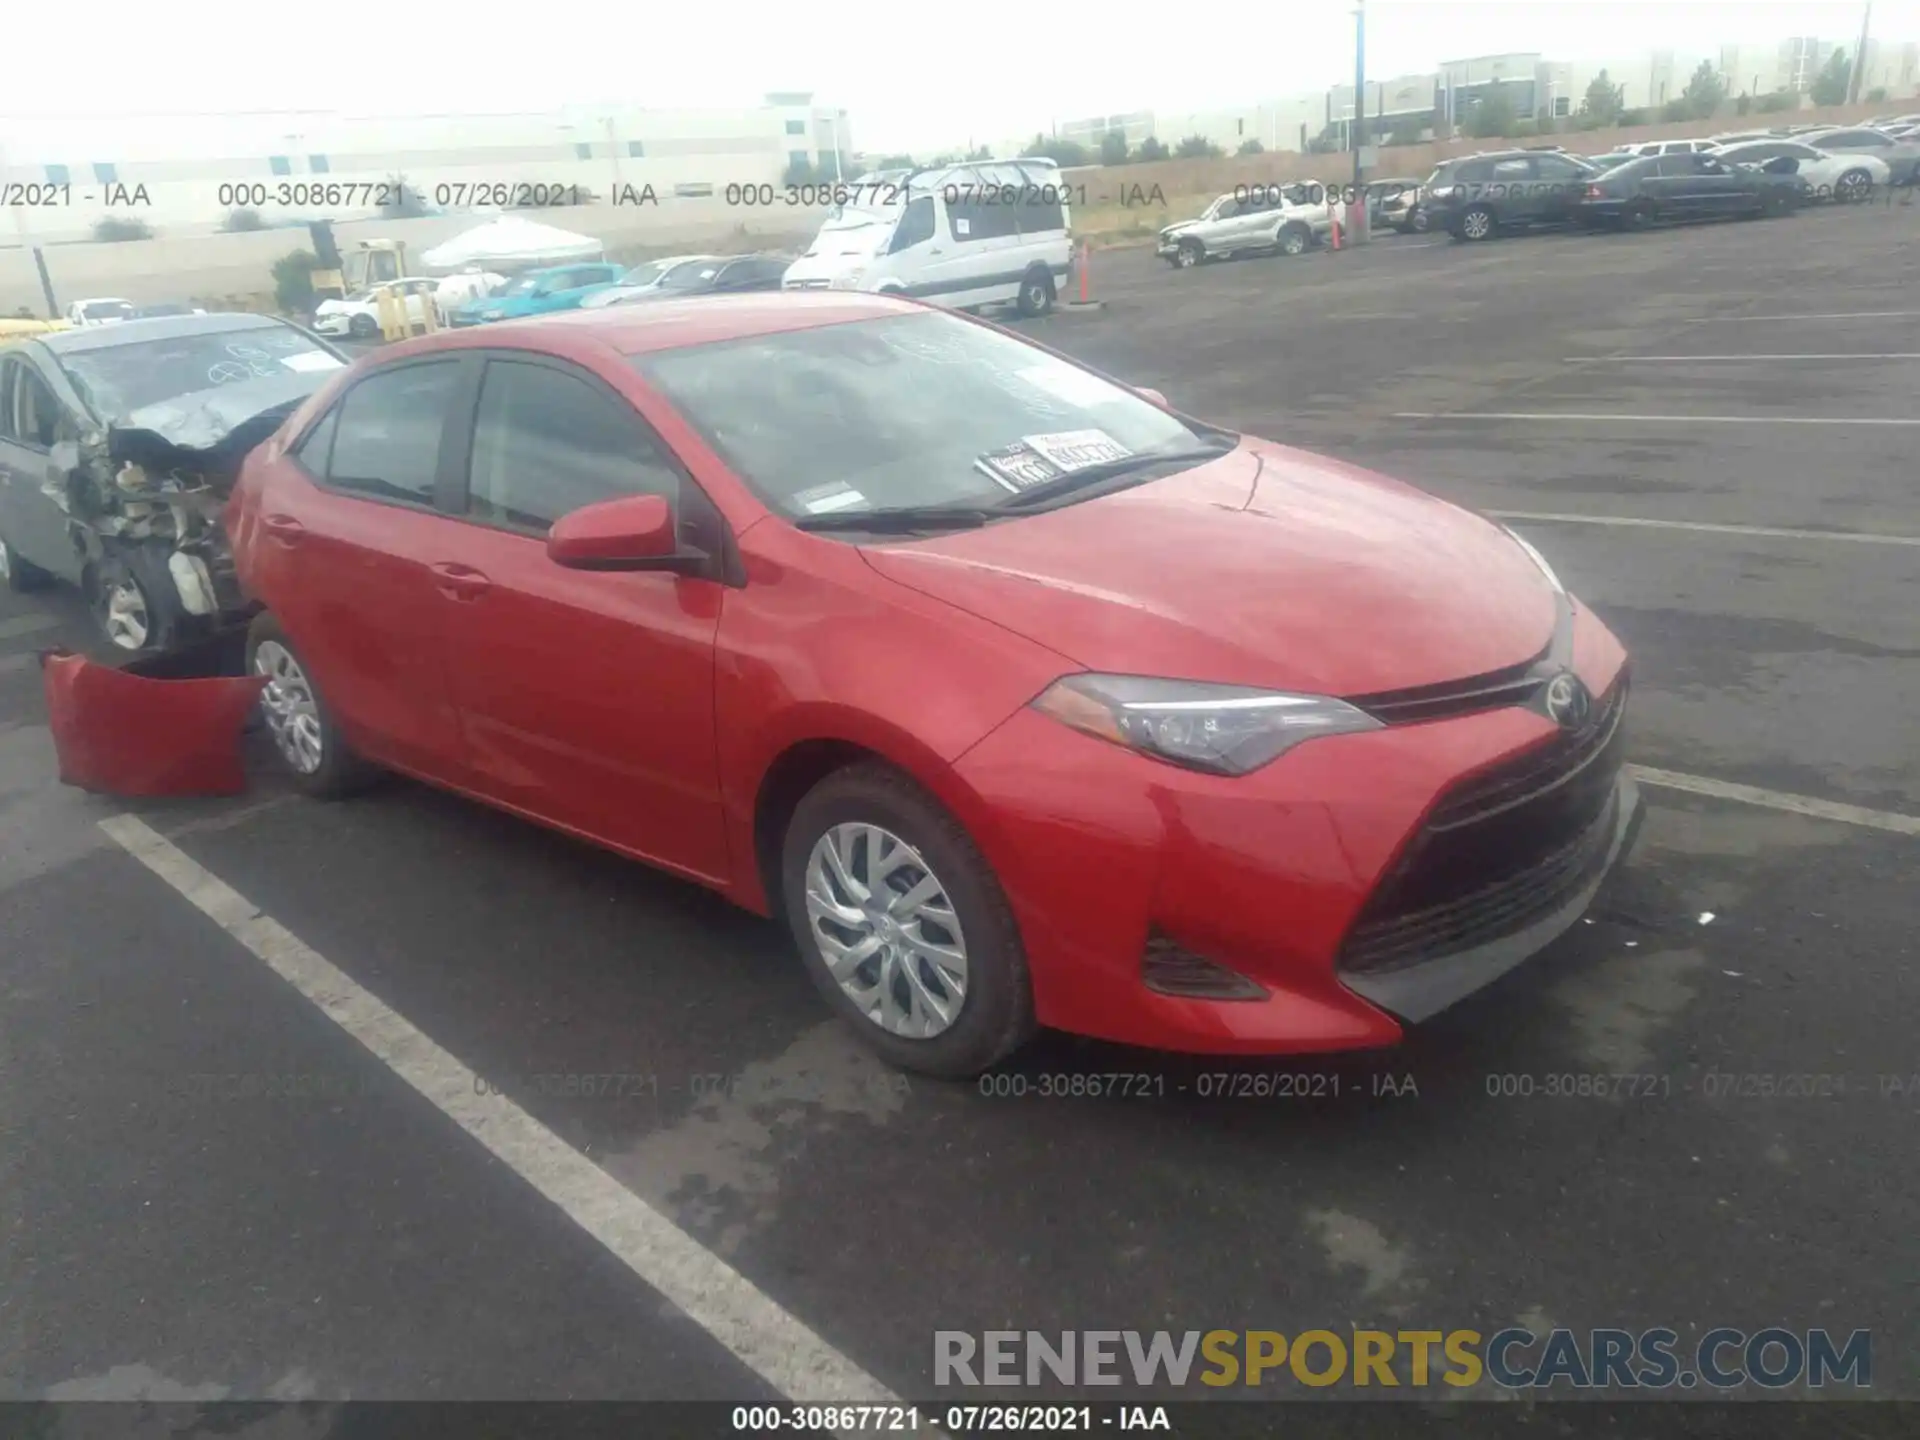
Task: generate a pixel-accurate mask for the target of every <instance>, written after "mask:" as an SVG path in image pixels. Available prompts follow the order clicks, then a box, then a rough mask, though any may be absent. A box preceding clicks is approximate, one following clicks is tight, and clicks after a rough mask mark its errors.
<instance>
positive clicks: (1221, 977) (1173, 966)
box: [1140, 930, 1268, 1000]
mask: <svg viewBox="0 0 1920 1440" xmlns="http://www.w3.org/2000/svg"><path fill="white" fill-rule="evenodd" d="M1140 978H1141V979H1142V980H1143V981H1145V982H1146V986H1147V988H1148V989H1149V990H1152V991H1154V992H1155V993H1157V994H1160V995H1170V996H1172V997H1174V998H1175V999H1177V1000H1264V999H1266V998H1267V993H1268V992H1267V988H1266V986H1264V985H1261V984H1259V983H1258V982H1257V981H1254V980H1249V979H1248V978H1247V977H1246V976H1244V975H1242V974H1239V973H1238V972H1237V971H1233V970H1229V969H1228V968H1227V967H1226V966H1224V965H1221V964H1219V963H1217V962H1216V961H1213V960H1209V959H1207V957H1206V956H1204V955H1198V954H1195V953H1194V952H1193V951H1191V950H1189V949H1187V948H1186V947H1185V946H1184V945H1181V944H1180V943H1179V942H1178V941H1175V940H1173V939H1171V938H1169V937H1168V936H1166V935H1163V934H1161V933H1160V932H1159V931H1158V930H1156V931H1154V932H1153V933H1152V934H1150V935H1149V936H1148V937H1147V948H1146V949H1145V950H1144V951H1142V952H1141V955H1140Z"/></svg>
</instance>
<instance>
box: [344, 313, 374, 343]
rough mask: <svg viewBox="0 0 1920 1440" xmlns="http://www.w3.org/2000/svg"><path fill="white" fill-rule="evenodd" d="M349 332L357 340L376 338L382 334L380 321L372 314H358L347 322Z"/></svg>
mask: <svg viewBox="0 0 1920 1440" xmlns="http://www.w3.org/2000/svg"><path fill="white" fill-rule="evenodd" d="M347 334H349V335H351V336H352V337H353V338H354V339H355V340H376V339H378V338H379V336H380V322H379V321H378V320H376V319H374V318H373V316H371V315H356V316H354V317H353V318H352V319H351V320H349V321H348V322H347Z"/></svg>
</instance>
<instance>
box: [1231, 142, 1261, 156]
mask: <svg viewBox="0 0 1920 1440" xmlns="http://www.w3.org/2000/svg"><path fill="white" fill-rule="evenodd" d="M1266 149H1267V147H1266V146H1264V145H1262V144H1261V143H1260V142H1259V141H1258V140H1253V139H1247V140H1242V141H1241V142H1240V149H1239V150H1238V151H1237V152H1235V153H1237V154H1240V155H1263V154H1265V153H1266Z"/></svg>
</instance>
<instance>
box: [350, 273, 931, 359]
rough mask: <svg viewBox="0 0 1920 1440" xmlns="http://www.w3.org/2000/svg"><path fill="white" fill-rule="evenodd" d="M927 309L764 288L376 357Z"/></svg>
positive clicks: (645, 338)
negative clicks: (756, 291)
mask: <svg viewBox="0 0 1920 1440" xmlns="http://www.w3.org/2000/svg"><path fill="white" fill-rule="evenodd" d="M932 308H933V307H931V306H927V305H921V304H918V303H916V302H914V301H911V300H906V299H902V298H900V297H898V296H891V295H868V294H863V293H861V292H859V291H820V292H810V291H791V290H771V291H761V292H758V293H747V294H741V295H707V296H703V297H701V298H700V299H697V300H659V301H655V302H653V303H652V304H649V305H627V306H611V307H608V308H605V309H600V310H567V311H562V312H561V313H559V314H556V315H542V316H537V317H534V318H531V319H527V320H505V321H500V322H497V323H495V324H492V325H476V326H472V327H462V328H461V329H458V330H438V331H435V332H434V333H433V334H431V335H420V336H416V337H414V338H413V339H411V340H402V341H401V342H400V343H399V344H397V345H389V346H387V347H386V348H385V349H383V350H382V351H381V352H380V353H381V355H382V357H389V356H391V357H393V358H396V359H398V358H401V357H404V356H410V355H424V354H429V353H436V352H439V351H443V350H468V349H486V348H488V347H492V346H504V347H506V348H509V349H526V350H538V351H544V352H546V353H548V354H553V355H561V356H570V357H573V358H576V359H577V358H581V357H582V356H584V355H586V354H589V353H592V352H594V351H605V350H612V351H614V352H615V353H617V354H620V355H649V354H654V353H656V352H658V351H662V350H680V349H685V348H687V347H688V346H693V345H709V344H714V343H717V342H720V341H725V340H746V339H751V338H752V337H754V336H756V335H782V334H786V333H788V332H790V331H794V330H813V329H817V328H819V327H821V326H824V325H845V324H848V323H850V322H852V321H856V320H879V319H884V318H885V317H887V316H889V315H916V314H925V313H927V312H928V311H929V310H931V309H932Z"/></svg>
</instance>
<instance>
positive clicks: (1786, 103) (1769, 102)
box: [1753, 90, 1800, 115]
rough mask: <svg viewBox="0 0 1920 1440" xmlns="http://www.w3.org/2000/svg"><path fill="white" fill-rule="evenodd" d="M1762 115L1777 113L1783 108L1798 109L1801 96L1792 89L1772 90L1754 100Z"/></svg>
mask: <svg viewBox="0 0 1920 1440" xmlns="http://www.w3.org/2000/svg"><path fill="white" fill-rule="evenodd" d="M1753 108H1754V109H1756V110H1758V111H1759V112H1760V113H1761V114H1762V115H1777V114H1779V113H1780V112H1781V111H1782V110H1798V109H1799V108H1800V97H1799V96H1798V95H1796V94H1794V93H1793V92H1792V91H1791V90H1772V91H1769V92H1768V93H1767V94H1765V95H1762V96H1761V97H1760V98H1759V99H1758V100H1755V101H1754V102H1753Z"/></svg>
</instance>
